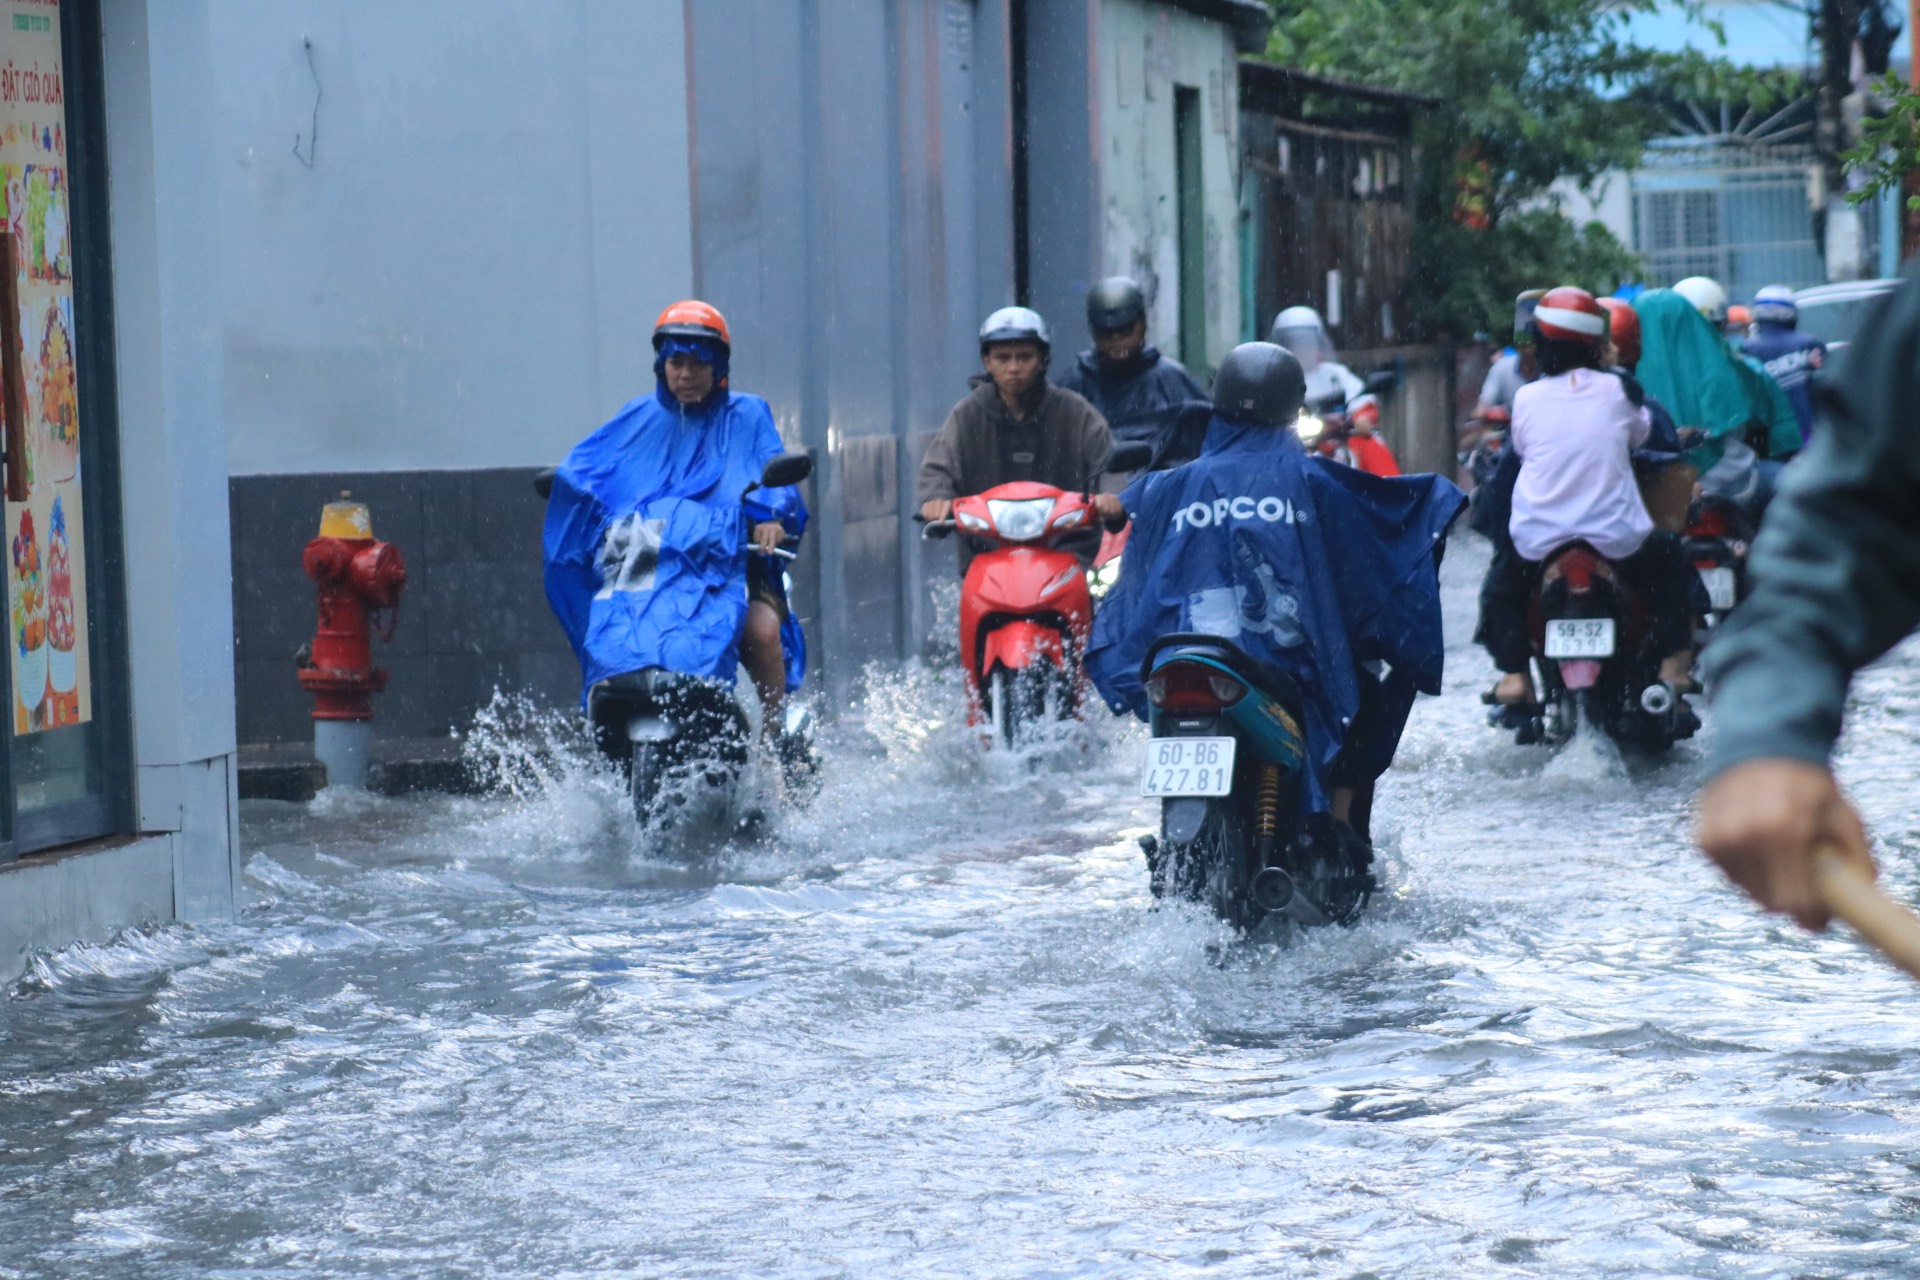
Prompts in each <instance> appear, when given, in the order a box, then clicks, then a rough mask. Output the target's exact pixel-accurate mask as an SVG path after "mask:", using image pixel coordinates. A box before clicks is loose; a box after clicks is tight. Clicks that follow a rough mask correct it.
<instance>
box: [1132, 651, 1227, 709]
mask: <svg viewBox="0 0 1920 1280" xmlns="http://www.w3.org/2000/svg"><path fill="white" fill-rule="evenodd" d="M1246 696H1247V686H1246V685H1244V684H1241V683H1240V682H1239V681H1238V680H1235V679H1234V678H1233V677H1232V676H1230V675H1227V674H1226V673H1225V672H1223V671H1220V670H1219V669H1218V668H1215V667H1210V666H1207V665H1206V664H1204V663H1199V662H1169V663H1168V664H1167V665H1166V666H1164V667H1161V668H1160V669H1159V670H1158V671H1156V672H1154V673H1153V675H1152V677H1151V678H1149V679H1148V681H1147V701H1148V702H1151V703H1152V704H1153V705H1154V706H1156V707H1158V708H1160V709H1161V710H1162V711H1173V712H1193V711H1219V710H1221V709H1222V708H1224V707H1230V706H1232V705H1233V704H1234V703H1236V702H1238V701H1240V699H1242V698H1244V697H1246Z"/></svg>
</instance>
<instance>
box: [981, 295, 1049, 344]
mask: <svg viewBox="0 0 1920 1280" xmlns="http://www.w3.org/2000/svg"><path fill="white" fill-rule="evenodd" d="M995 342H1037V343H1039V344H1040V350H1041V352H1042V353H1045V352H1048V351H1051V350H1052V349H1053V338H1052V336H1051V335H1050V334H1049V333H1048V332H1047V322H1046V321H1045V320H1042V319H1041V318H1040V313H1039V312H1038V311H1030V310H1028V309H1027V308H1026V307H1002V308H1000V309H999V310H998V311H996V312H994V313H993V314H992V315H990V316H988V317H987V322H986V323H985V324H983V325H981V326H980V353H981V354H982V355H985V354H986V351H987V347H988V346H989V345H991V344H992V343H995Z"/></svg>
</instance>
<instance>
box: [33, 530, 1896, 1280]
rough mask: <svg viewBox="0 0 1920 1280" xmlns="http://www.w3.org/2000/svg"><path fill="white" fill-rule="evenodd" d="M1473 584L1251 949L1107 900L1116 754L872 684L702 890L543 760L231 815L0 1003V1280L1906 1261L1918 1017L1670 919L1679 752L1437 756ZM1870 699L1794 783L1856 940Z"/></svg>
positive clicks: (1451, 731) (1883, 793)
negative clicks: (1817, 780)
mask: <svg viewBox="0 0 1920 1280" xmlns="http://www.w3.org/2000/svg"><path fill="white" fill-rule="evenodd" d="M1483 564H1484V553H1483V552H1482V551H1481V549H1480V548H1479V547H1478V546H1475V545H1471V544H1470V543H1468V542H1467V541H1465V540H1464V539H1463V540H1462V541H1461V544H1460V545H1459V546H1458V548H1457V550H1456V554H1454V555H1453V556H1452V557H1451V558H1450V559H1449V561H1448V563H1447V566H1446V578H1447V581H1448V591H1449V610H1450V612H1449V617H1448V631H1449V636H1450V638H1451V642H1452V645H1453V648H1452V652H1451V654H1450V658H1449V668H1448V676H1447V681H1448V690H1447V693H1446V695H1445V696H1444V697H1443V698H1440V699H1429V700H1425V701H1423V702H1422V703H1421V705H1420V706H1419V707H1418V708H1417V710H1416V712H1415V717H1414V721H1413V725H1412V727H1411V729H1410V730H1409V733H1408V737H1407V739H1406V741H1405V742H1404V743H1403V745H1402V748H1401V755H1400V760H1399V763H1398V765H1397V767H1396V769H1395V771H1394V772H1393V773H1391V774H1390V775H1389V776H1388V778H1387V779H1386V780H1385V782H1384V785H1383V790H1382V793H1381V798H1380V806H1379V810H1378V812H1377V815H1376V820H1375V822H1376V833H1377V834H1378V835H1380V836H1381V838H1382V847H1383V853H1384V855H1385V856H1384V864H1385V865H1384V873H1383V880H1384V892H1383V894H1382V896H1381V897H1379V898H1377V899H1376V901H1375V903H1374V905H1373V907H1372V909H1371V910H1370V911H1369V912H1368V913H1367V915H1366V916H1365V918H1364V919H1363V921H1362V922H1361V923H1360V924H1359V926H1358V927H1356V928H1353V929H1351V930H1339V929H1330V930H1325V931H1321V932H1319V933H1317V934H1315V935H1314V936H1311V937H1310V938H1308V939H1307V940H1306V941H1304V942H1302V943H1300V944H1299V945H1296V946H1293V947H1290V948H1280V947H1274V946H1242V947H1235V946H1226V947H1222V946H1221V944H1222V943H1223V942H1224V941H1225V938H1224V935H1223V934H1222V933H1221V931H1220V930H1219V929H1218V928H1217V927H1216V926H1215V925H1214V924H1213V923H1211V921H1210V920H1209V919H1207V918H1205V917H1204V916H1202V915H1200V914H1198V913H1194V912H1190V911H1188V910H1185V909H1183V908H1172V907H1169V908H1165V909H1161V910H1158V911H1156V910H1152V909H1151V900H1150V898H1149V896H1148V894H1147V889H1146V876H1145V872H1144V865H1143V862H1142V859H1141V856H1140V853H1139V850H1138V848H1137V846H1136V844H1135V838H1136V837H1137V836H1139V835H1140V834H1141V833H1143V832H1145V831H1147V830H1148V829H1149V828H1150V827H1151V826H1152V825H1153V824H1154V822H1155V816H1154V813H1153V812H1152V810H1150V808H1149V807H1148V806H1147V805H1146V804H1144V803H1142V802H1141V801H1139V800H1138V799H1137V798H1135V796H1134V795H1133V791H1134V784H1135V777H1134V752H1135V750H1137V746H1136V744H1137V743H1138V741H1139V740H1140V738H1141V736H1142V732H1141V730H1140V729H1139V728H1138V727H1137V726H1133V725H1131V724H1129V725H1127V726H1124V727H1120V726H1116V728H1117V729H1118V731H1117V732H1111V733H1109V726H1106V725H1101V726H1099V728H1100V730H1101V736H1103V737H1105V738H1107V739H1108V741H1109V743H1110V745H1104V746H1097V747H1096V748H1094V749H1093V750H1091V751H1088V752H1085V753H1082V752H1080V751H1078V750H1075V749H1063V750H1061V751H1058V752H1055V753H1053V754H1052V755H1050V756H1049V757H1047V758H1043V759H1039V760H1035V761H1025V762H1022V761H1009V760H1004V759H1001V760H992V761H982V760H981V759H979V758H978V756H977V755H976V754H975V753H973V752H971V751H969V750H967V749H964V746H963V744H962V742H961V734H960V732H959V730H958V729H957V728H956V724H955V720H956V716H957V710H958V693H957V686H956V684H955V683H954V682H953V681H951V680H949V679H947V678H946V677H945V676H944V675H935V674H928V673H926V672H924V671H918V670H914V671H907V672H904V673H893V674H888V675H886V676H884V677H877V678H876V679H875V681H874V683H873V687H872V689H871V690H870V692H869V694H868V696H867V698H866V700H865V702H864V703H863V706H862V708H861V709H860V711H859V713H858V714H857V715H853V716H849V717H847V718H846V719H845V720H844V721H843V722H842V724H841V725H840V726H839V727H838V728H837V729H836V730H835V731H834V736H833V738H832V740H831V742H830V744H829V748H828V750H827V752H826V757H827V761H828V764H827V768H826V779H825V790H824V793H823V794H822V796H821V797H820V799H819V800H818V801H817V802H816V803H815V805H814V806H813V807H812V808H811V809H810V810H808V811H807V812H805V813H803V814H800V815H798V816H795V817H793V818H791V819H789V820H788V821H787V822H786V823H785V825H784V827H783V829H782V830H781V832H780V833H779V835H778V837H777V838H776V839H773V840H771V841H768V842H765V843H762V844H760V845H757V846H753V847H749V848H744V849H734V850H729V851H726V852H724V853H722V854H720V855H718V856H717V857H714V858H710V859H706V860H701V861H695V862H687V861H684V860H679V859H675V858H674V857H672V856H670V855H669V854H667V853H665V852H661V851H648V850H635V848H634V847H633V841H634V836H633V833H632V830H631V827H630V825H629V823H628V820H627V819H626V818H625V816H624V813H623V801H622V798H621V797H620V795H619V794H618V792H617V789H616V788H615V786H614V784H613V783H612V781H611V780H610V779H608V778H606V777H604V776H601V775H600V774H598V773H597V772H595V771H594V770H593V769H592V768H591V767H590V766H588V765H587V764H586V763H585V758H584V756H581V757H579V758H575V759H571V760H567V759H563V760H562V761H561V762H560V763H559V764H558V765H556V766H554V767H553V768H552V769H551V772H550V773H549V774H547V775H543V776H538V777H535V776H530V775H527V774H525V773H521V774H519V775H517V776H519V777H520V779H521V780H520V782H519V784H518V785H519V788H520V791H521V794H519V795H517V796H503V797H496V798H488V799H478V800H476V799H455V798H425V799H409V800H397V801H394V800H379V799H372V798H364V797H363V798H353V797H348V798H345V799H342V798H340V797H325V798H323V799H322V800H321V801H319V802H316V803H315V804H314V805H313V806H311V807H308V806H293V805H283V804H268V803H258V804H254V803H250V804H249V805H248V806H247V808H246V813H245V819H244V825H243V832H242V834H243V840H244V845H245V848H246V857H247V883H248V887H249V889H250V891H251V894H252V901H251V902H250V904H249V906H248V907H247V909H246V910H245V912H244V914H243V916H242V918H241V920H240V921H239V923H238V924H237V925H235V926H233V927H231V928H221V929H185V928H174V929H167V930H163V931H158V932H153V933H147V934H142V935H138V936H133V937H127V938H124V939H122V940H121V941H119V942H117V943H115V944H113V945H110V946H105V947H79V948H74V949H71V950H68V951H65V952H62V953H59V954H56V955H53V956H49V957H44V958H43V959H42V960H41V961H40V962H39V964H38V965H37V967H36V968H35V969H34V971H33V972H32V973H30V974H29V976H28V977H27V978H26V979H25V980H23V981H22V982H21V983H20V984H19V985H18V986H17V987H15V988H14V989H13V991H12V992H11V998H8V999H5V1000H3V1001H0V1277H52V1276H63V1277H74V1276H90V1277H142V1278H145V1277H175V1276H178V1277H188V1276H230V1277H243V1276H244V1277H267V1276H274V1277H278V1276H335V1275H348V1276H382V1277H400V1276H513V1277H519V1276H528V1277H532V1276H540V1277H562V1276H569V1277H571V1276H599V1275H647V1276H716V1277H718V1276H738V1275H796V1276H869V1275H871V1276H911V1275H928V1276H933V1275H969V1276H1032V1275H1053V1276H1070V1275H1071V1276H1116V1277H1118V1276H1140V1275H1180V1274H1188V1273H1193V1274H1206V1275H1209V1276H1222V1277H1227V1276H1234V1277H1238V1276H1247V1277H1253V1276H1261V1277H1270V1276H1316V1277H1322V1276H1325V1277H1359V1276H1366V1275H1372V1276H1379V1277H1395V1278H1396V1280H1402V1278H1407V1277H1436V1278H1437V1277H1459V1276H1465V1275H1489V1276H1507V1275H1513V1276H1543V1277H1544V1276H1555V1277H1569V1276H1583V1277H1584V1276H1727V1277H1736V1276H1737V1277H1770V1276H1780V1277H1787V1276H1807V1277H1814V1276H1817V1277H1840V1276H1856V1275H1891V1274H1900V1273H1911V1272H1912V1271H1913V1270H1915V1269H1916V1268H1920V1052H1916V1050H1915V1041H1916V1038H1917V1037H1920V990H1917V989H1915V988H1914V986H1913V985H1912V984H1911V983H1910V982H1909V981H1907V980H1906V979H1904V978H1902V977H1900V976H1898V975H1897V974H1896V973H1895V972H1894V971H1893V970H1892V969H1891V968H1889V967H1888V966H1886V965H1884V964H1883V963H1881V962H1880V961H1879V960H1877V959H1876V958H1874V957H1873V956H1872V955H1871V954H1869V953H1867V952H1866V951H1865V950H1863V949H1862V948H1861V947H1860V946H1859V945H1857V944H1856V942H1855V941H1853V940H1852V939H1851V938H1850V937H1848V936H1846V935H1843V934H1839V933H1836V934H1833V935H1830V936H1828V937H1826V938H1821V939H1812V938H1807V937H1805V936H1803V935H1800V934H1798V933H1797V932H1796V931H1794V930H1792V929H1791V927H1789V926H1783V925H1776V924H1773V923H1770V922H1768V921H1765V920H1762V919H1761V918H1760V917H1758V916H1757V915H1755V914H1754V913H1753V912H1752V911H1751V910H1749V909H1748V907H1747V906H1746V905H1745V903H1744V901H1743V900H1740V899H1737V898H1736V897H1735V896H1734V895H1733V893H1732V892H1731V891H1730V890H1728V889H1726V888H1724V887H1723V886H1722V885H1721V884H1720V882H1719V880H1718V877H1717V875H1715V874H1713V873H1712V872H1711V871H1710V870H1709V868H1708V867H1707V866H1706V865H1705V863H1704V862H1702V861H1701V860H1700V859H1699V858H1698V856H1697V855H1696V854H1695V853H1693V852H1692V851H1691V850H1690V849H1689V848H1688V846H1687V844H1686V840H1685V836H1686V828H1687V819H1686V814H1687V809H1688V805H1689V803H1690V799H1691V795H1692V790H1693V787H1694V785H1695V782H1696V780H1697V774H1698V770H1699V765H1700V760H1701V747H1700V745H1699V744H1683V745H1682V747H1681V748H1680V749H1679V750H1678V751H1677V752H1676V753H1675V754H1674V756H1673V757H1672V758H1671V759H1669V760H1667V761H1664V762H1657V763H1649V762H1646V761H1637V760H1629V761H1627V762H1626V763H1625V764H1624V765H1623V764H1622V763H1621V762H1620V761H1619V760H1618V759H1617V757H1611V756H1610V755H1609V753H1608V752H1607V751H1605V750H1603V749H1601V747H1600V746H1599V745H1597V744H1594V743H1591V742H1587V741H1580V742H1576V743H1574V744H1573V745H1572V746H1570V747H1569V748H1568V749H1567V750H1566V751H1565V752H1563V753H1562V754H1561V755H1560V756H1559V757H1558V758H1553V757H1550V756H1549V755H1548V754H1547V753H1545V752H1544V751H1541V750H1538V749H1534V750H1522V749H1519V748H1516V747H1513V746H1512V745H1510V743H1509V742H1508V741H1507V740H1506V739H1505V738H1503V737H1501V736H1498V735H1495V734H1494V733H1492V732H1491V731H1490V730H1487V729H1485V728H1484V727H1483V723H1482V709H1481V708H1480V706H1479V704H1478V701H1477V699H1476V697H1475V694H1476V693H1477V691H1478V690H1479V689H1480V688H1483V687H1485V684H1486V683H1487V681H1488V680H1489V679H1490V673H1491V668H1490V666H1489V664H1488V663H1487V662H1486V660H1485V658H1484V656H1483V655H1482V654H1481V653H1480V652H1479V651H1478V650H1477V649H1473V648H1471V647H1470V646H1469V645H1468V644H1467V637H1468V635H1469V634H1470V633H1471V630H1472V612H1473V592H1474V588H1475V585H1476V584H1477V581H1478V575H1479V570H1480V568H1481V566H1482V565H1483ZM1916 661H1920V659H1916V657H1915V656H1914V655H1913V654H1912V652H1911V651H1909V653H1908V654H1907V655H1905V656H1902V657H1897V658H1896V659H1894V660H1892V661H1890V662H1889V663H1885V664H1882V665H1881V666H1880V667H1878V668H1876V669H1874V670H1873V671H1871V672H1869V673H1868V674H1867V675H1866V676H1865V677H1864V678H1863V680H1862V682H1861V685H1860V697H1859V699H1858V701H1859V703H1860V704H1861V705H1860V706H1859V707H1858V709H1857V712H1856V719H1855V723H1854V725H1853V727H1852V729H1851V731H1850V734H1849V737H1848V739H1847V743H1846V750H1845V756H1844V769H1843V772H1844V776H1845V777H1846V779H1847V780H1848V781H1849V783H1850V784H1851V785H1852V786H1853V787H1854V788H1855V790H1856V793H1857V795H1858V797H1859V799H1860V800H1861V802H1862V804H1863V807H1864V809H1865V812H1866V816H1867V817H1868V820H1869V822H1870V823H1871V825H1872V826H1873V827H1874V829H1875V831H1876V832H1877V834H1878V835H1879V836H1880V837H1881V838H1882V839H1883V840H1884V841H1885V843H1886V846H1887V850H1888V852H1889V853H1890V855H1891V856H1890V865H1889V867H1888V875H1889V879H1890V882H1891V884H1892V886H1893V888H1894V889H1895V891H1896V892H1897V893H1899V894H1900V895H1901V896H1903V897H1905V898H1907V899H1908V900H1920V872H1916V869H1915V867H1914V865H1913V860H1912V852H1913V850H1914V847H1915V844H1916V840H1917V839H1920V797H1917V796H1916V794H1915V792H1914V789H1913V786H1912V778H1913V776H1914V771H1915V765H1916V755H1917V754H1920V749H1917V747H1916V743H1915V740H1914V738H1915V724H1916V718H1917V717H1920V680H1917V679H1916ZM989 766H995V767H989ZM515 767H517V766H515Z"/></svg>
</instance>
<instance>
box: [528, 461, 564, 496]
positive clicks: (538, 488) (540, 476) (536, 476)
mask: <svg viewBox="0 0 1920 1280" xmlns="http://www.w3.org/2000/svg"><path fill="white" fill-rule="evenodd" d="M558 471H559V468H558V467H542V468H540V469H539V470H538V471H536V472H534V473H533V491H534V492H535V493H537V494H539V495H540V496H541V497H542V498H551V497H553V477H554V475H555V473H556V472H558Z"/></svg>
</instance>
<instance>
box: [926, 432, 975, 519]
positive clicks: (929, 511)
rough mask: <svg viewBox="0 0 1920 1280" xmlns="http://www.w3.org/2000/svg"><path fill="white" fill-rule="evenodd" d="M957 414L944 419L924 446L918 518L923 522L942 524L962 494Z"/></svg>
mask: <svg viewBox="0 0 1920 1280" xmlns="http://www.w3.org/2000/svg"><path fill="white" fill-rule="evenodd" d="M959 419H960V412H959V410H958V409H955V410H954V411H953V412H952V413H949V414H948V415H947V420H946V421H945V422H944V423H942V424H941V425H940V430H939V431H938V432H936V433H935V434H934V437H933V439H931V440H929V441H928V442H927V452H926V454H925V455H924V456H923V457H922V458H921V459H920V485H919V494H918V497H919V500H920V514H921V516H922V518H924V519H927V520H944V519H946V518H947V516H948V514H949V513H950V512H951V511H952V510H953V500H954V499H955V498H958V497H961V496H962V495H964V494H965V492H966V490H965V489H963V488H962V487H961V483H962V480H963V479H964V477H963V476H962V475H961V470H960V421H959Z"/></svg>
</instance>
